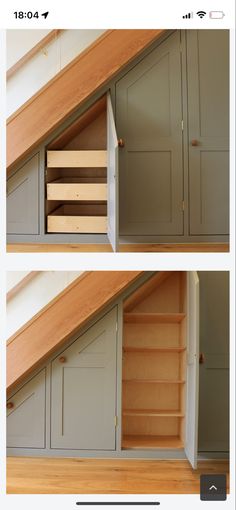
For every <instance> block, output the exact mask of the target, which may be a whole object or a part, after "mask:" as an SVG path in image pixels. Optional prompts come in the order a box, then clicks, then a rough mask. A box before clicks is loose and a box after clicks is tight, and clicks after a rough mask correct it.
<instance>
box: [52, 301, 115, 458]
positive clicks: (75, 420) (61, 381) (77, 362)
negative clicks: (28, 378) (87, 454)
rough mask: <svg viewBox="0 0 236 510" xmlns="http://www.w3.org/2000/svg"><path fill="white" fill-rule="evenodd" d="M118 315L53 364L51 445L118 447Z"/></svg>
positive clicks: (92, 330)
mask: <svg viewBox="0 0 236 510" xmlns="http://www.w3.org/2000/svg"><path fill="white" fill-rule="evenodd" d="M116 314H117V312H116V308H114V309H112V310H111V312H109V313H108V314H106V315H105V316H104V317H103V318H102V319H100V320H99V321H98V322H96V324H94V326H92V327H91V328H90V329H89V330H88V331H87V332H86V333H84V335H82V336H81V337H79V338H78V340H76V341H75V342H74V343H73V344H72V345H71V346H70V347H69V348H68V349H66V350H65V351H64V352H63V353H62V354H60V356H58V357H57V358H56V359H55V360H54V361H53V363H52V394H51V448H67V449H79V450H115V446H116V445H115V416H116Z"/></svg>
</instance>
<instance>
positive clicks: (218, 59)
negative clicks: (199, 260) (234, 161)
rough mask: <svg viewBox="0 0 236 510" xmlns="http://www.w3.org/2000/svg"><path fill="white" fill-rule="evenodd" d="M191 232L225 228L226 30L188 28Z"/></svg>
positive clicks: (226, 230)
mask: <svg viewBox="0 0 236 510" xmlns="http://www.w3.org/2000/svg"><path fill="white" fill-rule="evenodd" d="M187 69H188V115H189V202H190V214H189V218H190V231H189V233H190V234H191V235H220V234H228V233H229V225H228V224H229V153H228V149H229V147H228V145H229V142H228V132H229V32H228V30H189V31H188V32H187Z"/></svg>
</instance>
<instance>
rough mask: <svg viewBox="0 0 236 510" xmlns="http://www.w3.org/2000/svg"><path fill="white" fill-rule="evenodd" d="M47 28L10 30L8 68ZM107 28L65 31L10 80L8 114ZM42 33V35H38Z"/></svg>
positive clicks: (8, 84) (8, 33)
mask: <svg viewBox="0 0 236 510" xmlns="http://www.w3.org/2000/svg"><path fill="white" fill-rule="evenodd" d="M35 32H37V33H39V32H41V34H40V35H41V37H40V38H42V37H45V35H47V33H48V31H47V30H40V31H39V30H7V67H8V68H9V67H11V65H12V63H15V62H16V61H17V60H18V59H19V58H21V57H22V55H24V54H25V53H26V52H27V51H29V49H31V48H32V47H33V46H34V45H35V44H37V42H38V40H39V39H40V38H39V34H35ZM103 32H104V30H63V31H62V32H61V33H59V35H58V36H57V37H56V38H55V40H52V41H51V42H50V43H49V44H48V45H47V46H46V47H45V48H44V49H43V50H41V51H40V52H39V53H37V54H36V55H35V56H34V57H33V58H32V59H30V60H29V61H28V62H26V64H24V65H23V66H22V67H21V68H20V69H19V70H18V71H17V72H16V73H15V74H14V75H13V76H12V77H11V78H10V79H9V80H8V81H7V116H9V115H11V114H12V113H13V112H15V111H16V110H17V109H18V108H19V107H20V106H22V104H24V103H25V102H26V101H27V100H28V99H29V98H30V97H32V96H33V95H34V94H35V93H36V92H37V91H38V90H39V89H40V88H41V87H43V86H44V85H45V84H46V83H47V82H48V81H49V80H51V79H52V78H53V77H54V76H55V75H56V74H57V73H58V72H59V71H60V70H61V69H63V67H65V66H66V65H67V64H68V63H69V62H71V60H73V59H74V58H75V57H77V56H78V55H79V54H80V53H81V52H82V51H83V50H84V49H85V48H87V47H88V46H89V45H90V44H91V43H92V42H93V41H95V39H97V38H98V37H99V36H100V35H101V34H102V33H103ZM37 36H38V37H37Z"/></svg>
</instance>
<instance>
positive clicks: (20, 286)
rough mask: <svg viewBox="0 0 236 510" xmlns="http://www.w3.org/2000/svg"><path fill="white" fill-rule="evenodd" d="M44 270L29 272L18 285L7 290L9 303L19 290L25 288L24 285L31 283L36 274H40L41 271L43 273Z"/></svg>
mask: <svg viewBox="0 0 236 510" xmlns="http://www.w3.org/2000/svg"><path fill="white" fill-rule="evenodd" d="M41 272H42V271H31V272H30V273H29V274H27V275H26V276H25V277H24V278H22V280H21V281H20V282H18V283H17V284H16V285H14V287H12V289H10V290H9V291H8V292H7V298H6V299H7V303H9V301H10V300H11V299H13V298H14V297H15V296H16V295H17V294H18V292H20V291H21V290H22V289H24V287H25V286H26V285H27V284H28V283H29V282H31V281H32V280H33V279H34V278H35V276H38V274H39V273H41Z"/></svg>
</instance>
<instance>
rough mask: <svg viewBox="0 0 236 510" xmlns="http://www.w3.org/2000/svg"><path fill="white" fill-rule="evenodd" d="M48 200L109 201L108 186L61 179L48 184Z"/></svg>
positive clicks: (99, 183)
mask: <svg viewBox="0 0 236 510" xmlns="http://www.w3.org/2000/svg"><path fill="white" fill-rule="evenodd" d="M47 199H48V200H104V201H106V200H107V184H106V183H101V182H98V183H96V182H93V183H92V182H89V183H88V182H81V179H79V178H78V179H76V178H74V179H70V182H68V179H66V178H61V179H57V180H56V181H53V182H50V183H48V184H47Z"/></svg>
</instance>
